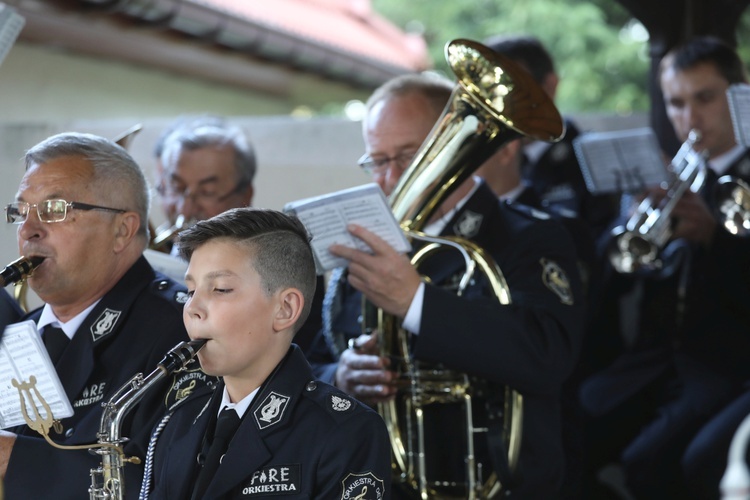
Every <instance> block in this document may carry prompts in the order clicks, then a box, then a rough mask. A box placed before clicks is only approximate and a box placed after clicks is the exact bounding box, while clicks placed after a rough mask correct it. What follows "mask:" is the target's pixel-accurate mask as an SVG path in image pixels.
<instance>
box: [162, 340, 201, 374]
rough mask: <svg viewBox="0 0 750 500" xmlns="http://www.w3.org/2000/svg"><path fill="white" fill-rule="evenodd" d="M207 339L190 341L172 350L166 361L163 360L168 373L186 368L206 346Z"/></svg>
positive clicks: (165, 358)
mask: <svg viewBox="0 0 750 500" xmlns="http://www.w3.org/2000/svg"><path fill="white" fill-rule="evenodd" d="M206 342H207V341H206V340H205V339H199V340H190V341H187V342H180V343H179V344H177V345H176V346H174V347H173V348H172V350H170V351H169V352H168V353H167V355H166V356H164V359H162V360H161V363H159V366H161V367H162V368H163V369H164V370H166V371H167V372H168V373H171V372H175V371H180V370H182V369H183V368H185V367H186V366H187V365H188V364H190V362H191V361H192V360H193V358H195V356H196V355H197V354H198V351H200V350H201V348H202V347H203V346H204V345H206Z"/></svg>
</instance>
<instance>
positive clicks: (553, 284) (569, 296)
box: [539, 259, 573, 306]
mask: <svg viewBox="0 0 750 500" xmlns="http://www.w3.org/2000/svg"><path fill="white" fill-rule="evenodd" d="M539 263H540V264H541V265H542V282H543V283H544V286H546V287H547V288H549V289H550V290H551V291H552V292H553V293H554V294H555V295H557V296H558V297H560V302H562V303H563V304H565V305H568V306H572V305H573V291H572V290H571V288H570V280H569V279H568V275H567V274H565V271H563V269H562V267H560V266H559V265H558V264H557V262H553V261H551V260H547V259H539Z"/></svg>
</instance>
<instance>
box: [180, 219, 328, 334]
mask: <svg viewBox="0 0 750 500" xmlns="http://www.w3.org/2000/svg"><path fill="white" fill-rule="evenodd" d="M215 239H225V240H230V241H236V242H238V243H242V244H246V245H247V246H248V248H249V250H250V255H251V256H252V257H248V258H252V260H253V267H254V268H255V271H256V272H257V273H258V275H259V276H260V279H261V284H262V286H263V288H264V292H265V293H266V295H267V296H270V295H272V294H273V293H275V292H277V291H279V290H281V289H283V288H288V287H292V288H296V289H298V290H299V291H300V292H302V295H303V297H304V298H305V305H304V308H303V310H302V314H301V315H300V317H299V319H298V320H297V323H296V324H295V325H294V331H295V333H296V332H297V330H299V328H300V327H301V326H302V324H303V323H304V322H305V320H306V319H307V316H308V315H309V314H310V308H311V307H312V301H313V295H314V294H315V282H316V273H315V261H314V259H313V254H312V249H311V248H310V236H309V234H308V233H307V230H306V229H305V226H304V225H303V224H302V223H301V222H300V221H299V220H298V219H297V218H296V217H294V216H293V215H287V214H284V213H282V212H278V211H276V210H269V209H263V208H252V207H245V208H233V209H231V210H227V211H226V212H224V213H222V214H219V215H217V216H215V217H212V218H210V219H208V220H203V221H200V222H198V223H196V224H195V225H194V226H192V227H190V228H188V229H185V230H183V231H181V232H180V234H179V236H178V239H177V242H176V244H177V247H178V249H179V253H180V256H182V257H183V258H185V259H187V260H190V257H192V255H193V252H194V251H195V250H196V249H198V248H199V247H201V246H202V245H203V244H205V243H207V242H209V241H211V240H215Z"/></svg>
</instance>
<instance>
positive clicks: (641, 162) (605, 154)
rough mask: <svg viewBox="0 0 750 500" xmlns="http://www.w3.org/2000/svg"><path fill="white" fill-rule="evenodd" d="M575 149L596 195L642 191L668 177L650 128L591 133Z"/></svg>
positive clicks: (577, 143)
mask: <svg viewBox="0 0 750 500" xmlns="http://www.w3.org/2000/svg"><path fill="white" fill-rule="evenodd" d="M573 148H574V150H575V152H576V156H577V158H578V162H579V163H580V165H581V172H582V173H583V177H584V179H585V180H586V187H587V188H588V190H589V192H591V193H592V194H605V193H617V192H627V191H640V190H642V189H643V188H645V187H651V186H658V185H659V184H661V183H662V182H665V181H666V180H667V178H668V174H667V168H666V166H665V162H664V159H663V158H662V155H661V151H660V149H659V143H658V141H657V140H656V135H655V134H654V132H653V130H651V129H650V128H640V129H631V130H623V131H617V132H589V133H586V134H583V135H581V136H579V137H578V138H576V139H575V140H574V141H573Z"/></svg>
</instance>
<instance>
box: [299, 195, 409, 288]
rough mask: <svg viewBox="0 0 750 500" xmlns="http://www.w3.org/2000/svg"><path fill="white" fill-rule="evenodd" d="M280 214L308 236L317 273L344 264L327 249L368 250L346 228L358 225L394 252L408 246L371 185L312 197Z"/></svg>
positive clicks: (391, 213) (390, 214)
mask: <svg viewBox="0 0 750 500" xmlns="http://www.w3.org/2000/svg"><path fill="white" fill-rule="evenodd" d="M284 211H285V212H288V213H293V214H295V215H296V216H297V218H299V220H300V221H302V223H303V224H304V225H305V227H306V228H307V231H308V232H309V233H310V235H311V236H312V240H311V241H310V244H311V246H312V249H313V255H314V256H315V264H316V266H317V270H318V274H323V273H324V272H325V271H330V270H331V269H333V268H335V267H344V266H346V265H347V264H348V262H347V261H346V260H345V259H341V258H338V257H335V256H334V255H333V254H332V253H331V252H329V251H328V248H329V247H330V246H331V245H333V244H339V245H345V246H348V247H350V248H356V249H358V250H362V251H364V252H369V251H370V250H371V249H370V247H368V246H367V245H366V244H365V243H364V242H363V241H362V240H360V239H358V238H355V237H354V236H352V235H351V233H349V231H348V230H347V229H346V226H347V225H348V224H358V225H360V226H362V227H364V228H366V229H368V230H370V231H372V232H373V233H375V234H377V235H378V236H380V237H381V238H382V239H383V240H385V241H386V242H387V243H388V244H389V245H391V246H392V247H393V248H395V249H396V250H397V251H398V252H404V253H405V252H408V251H410V250H411V245H410V244H409V241H408V240H407V239H406V236H405V235H404V232H403V231H402V230H401V227H400V226H399V224H398V222H397V221H396V218H395V217H394V216H393V212H392V211H391V208H390V206H389V205H388V202H387V201H386V198H385V195H384V194H383V191H382V190H381V189H380V186H378V185H377V184H375V183H370V184H364V185H362V186H357V187H354V188H350V189H344V190H342V191H336V192H335V193H330V194H326V195H322V196H316V197H314V198H306V199H303V200H298V201H293V202H290V203H287V204H286V206H285V207H284Z"/></svg>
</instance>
